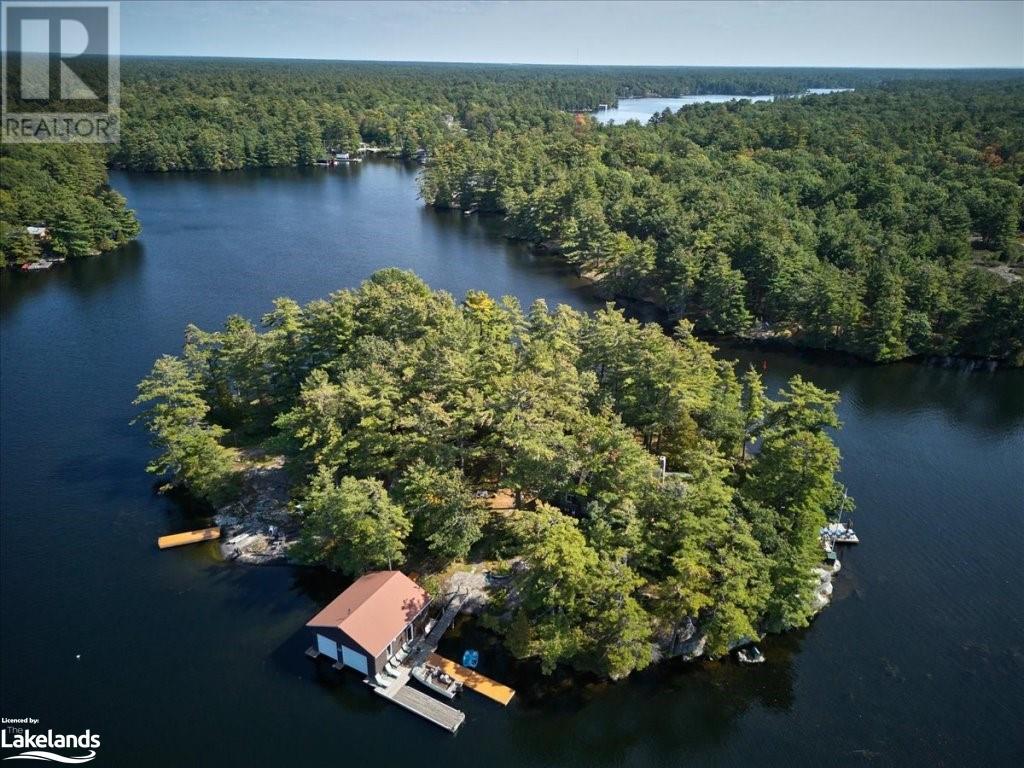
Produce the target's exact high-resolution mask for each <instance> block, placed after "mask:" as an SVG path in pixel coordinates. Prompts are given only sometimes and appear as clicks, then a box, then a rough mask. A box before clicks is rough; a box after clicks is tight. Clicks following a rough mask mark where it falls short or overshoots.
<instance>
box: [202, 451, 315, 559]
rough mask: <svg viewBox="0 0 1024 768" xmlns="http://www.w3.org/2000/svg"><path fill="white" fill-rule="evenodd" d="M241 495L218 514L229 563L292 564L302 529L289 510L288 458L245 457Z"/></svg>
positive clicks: (221, 549)
mask: <svg viewBox="0 0 1024 768" xmlns="http://www.w3.org/2000/svg"><path fill="white" fill-rule="evenodd" d="M244 458H245V459H247V460H248V464H249V465H248V466H247V468H246V469H245V470H243V472H242V480H241V493H240V495H239V498H238V499H237V500H236V501H233V502H231V503H230V504H226V505H224V506H223V507H220V508H219V509H218V510H217V514H216V515H214V520H215V521H216V523H217V525H219V526H220V527H221V539H220V551H221V554H222V555H223V556H224V559H225V560H237V561H238V562H241V563H247V564H249V565H280V564H284V563H291V562H292V560H291V558H290V557H289V556H288V551H289V549H291V547H292V545H293V544H295V542H296V541H297V540H298V535H299V526H298V523H297V522H296V520H295V518H294V516H293V515H292V512H291V509H289V507H288V501H289V493H288V491H289V487H290V485H291V483H290V480H289V478H288V474H287V472H285V469H284V457H283V456H273V457H269V458H268V457H263V456H258V455H257V454H249V455H246V456H245V457H244Z"/></svg>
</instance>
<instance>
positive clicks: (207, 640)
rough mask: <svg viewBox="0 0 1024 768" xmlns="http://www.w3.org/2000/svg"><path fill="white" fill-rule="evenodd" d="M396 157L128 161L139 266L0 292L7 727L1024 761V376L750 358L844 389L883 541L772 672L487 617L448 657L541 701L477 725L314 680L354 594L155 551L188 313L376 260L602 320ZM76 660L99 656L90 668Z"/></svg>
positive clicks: (698, 753)
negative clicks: (634, 651) (34, 722)
mask: <svg viewBox="0 0 1024 768" xmlns="http://www.w3.org/2000/svg"><path fill="white" fill-rule="evenodd" d="M413 175H414V171H413V170H411V169H408V168H405V167H403V166H400V165H397V164H391V163H364V164H363V165H362V166H361V167H353V168H347V169H339V170H323V169H316V170H309V171H296V170H287V171H264V172H246V173H233V174H223V175H212V174H211V175H198V174H194V175H167V176H156V175H154V176H141V175H123V174H115V175H114V176H113V179H112V181H113V183H114V185H115V186H116V187H117V188H118V189H119V190H121V191H122V192H123V193H124V194H126V195H127V197H128V199H129V202H130V204H131V205H132V206H133V207H134V208H136V209H137V211H138V214H139V218H140V219H141V221H142V224H143V227H144V232H143V236H142V238H141V240H140V241H139V242H138V243H137V244H135V245H133V246H132V247H130V248H126V249H123V250H122V251H120V252H118V253H114V254H109V255H106V256H103V257H100V258H97V259H91V260H88V261H85V262H82V263H75V264H69V265H67V266H65V267H62V268H55V269H54V270H51V271H50V272H49V273H41V274H28V275H25V274H17V273H5V274H4V275H3V276H2V277H0V291H2V293H0V299H2V315H0V320H2V323H0V355H2V370H0V396H2V400H0V448H2V453H0V456H2V463H0V511H2V512H0V514H2V516H0V576H2V578H0V611H2V613H0V618H2V630H0V714H2V715H3V716H4V717H26V716H29V717H37V718H39V719H40V720H41V723H40V728H43V729H45V728H53V729H54V730H55V731H61V732H78V731H82V730H84V729H86V728H89V729H91V730H92V731H93V732H94V733H99V734H100V735H101V738H102V745H101V747H100V749H99V757H98V758H97V759H96V761H95V762H94V763H93V764H95V765H117V766H182V765H217V766H281V765H296V764H328V765H343V766H378V765H379V766H391V765H395V766H398V765H402V766H408V765H410V764H424V765H435V764H436V765H447V766H461V765H466V766H480V765H488V766H494V767H495V768H500V767H504V766H521V765H525V766H550V765H570V766H580V768H582V767H583V766H637V767H640V766H644V767H646V766H664V767H665V768H668V767H670V766H681V765H687V766H690V765H723V766H727V765H729V766H731V765H785V766H802V765H818V764H822V763H825V764H833V765H892V766H904V765H912V766H916V765H921V766H925V765H928V766H930V765H950V766H964V765H969V766H972V765H979V766H980V765H985V766H990V765H994V766H1000V765H1017V764H1020V762H1021V760H1022V759H1024V731H1022V729H1021V713H1022V712H1024V639H1022V638H1024V599H1022V590H1021V586H1020V581H1019V578H1018V567H1019V566H1018V563H1019V560H1020V557H1021V554H1020V549H1021V547H1020V544H1021V535H1020V531H1021V530H1024V481H1022V479H1021V478H1022V476H1024V472H1022V469H1024V459H1022V456H1024V374H1022V373H1021V372H997V373H994V374H989V373H982V374H979V373H973V374H967V373H961V372H957V371H950V370H942V369H935V368H925V367H917V366H913V365H896V366H889V367H866V366H858V365H851V364H846V363H841V362H835V361H831V362H830V361H825V360H822V359H815V358H804V357H801V356H796V355H783V354H778V353H761V352H745V351H743V350H732V351H729V352H728V355H729V356H730V357H740V358H743V359H745V360H750V361H753V362H756V364H757V365H758V366H759V367H760V366H761V365H762V364H763V363H764V362H767V366H768V368H767V379H768V383H769V384H770V386H771V387H772V388H777V387H778V386H781V385H782V383H783V382H784V380H785V379H786V378H787V377H788V376H790V375H792V374H793V373H796V372H799V373H801V374H802V375H804V376H805V377H807V378H809V379H811V380H813V381H815V382H816V383H818V384H820V385H822V386H826V387H829V388H833V389H837V390H839V391H840V392H841V393H842V397H843V403H842V407H841V415H842V418H843V420H844V422H845V427H844V429H843V431H842V433H841V434H840V435H839V444H840V447H841V449H842V451H843V455H844V467H845V469H844V473H843V477H842V479H843V481H844V482H845V483H846V484H847V485H848V486H849V488H850V492H851V494H852V495H853V496H854V497H856V499H857V502H858V506H859V511H858V512H857V513H856V514H855V515H854V521H855V523H856V526H857V530H858V532H859V533H860V535H861V538H862V540H863V543H862V544H861V545H860V546H859V547H858V548H857V549H855V550H853V551H851V552H849V553H848V554H847V555H846V556H845V557H844V568H843V571H842V573H841V575H840V578H839V580H838V583H837V598H836V601H835V603H834V605H833V606H831V607H830V608H829V609H828V610H827V611H826V612H825V613H823V614H822V615H821V616H820V617H819V618H818V619H817V620H816V621H815V623H814V624H813V625H812V627H810V628H809V629H808V630H805V631H802V632H798V633H792V634H789V635H786V636H783V637H780V638H774V639H771V640H769V641H768V642H766V643H765V644H764V649H765V653H766V656H767V657H768V663H767V664H765V665H762V666H760V667H755V668H740V667H738V666H737V665H735V664H733V663H731V662H725V663H715V664H707V663H698V664H682V663H670V664H665V665H662V666H661V667H659V668H657V669H655V670H652V671H650V672H646V673H644V674H641V675H638V676H635V677H634V678H632V679H630V680H629V681H626V682H624V683H621V684H615V685H604V684H600V683H597V682H596V681H593V680H589V679H586V678H582V679H581V678H575V679H573V678H570V677H568V676H567V675H556V676H555V678H553V679H551V680H545V679H543V678H540V677H538V676H537V675H536V670H535V669H534V668H533V667H532V666H531V665H528V664H527V665H515V664H512V663H511V662H510V661H509V660H508V659H507V658H505V657H504V656H503V655H502V654H500V652H499V651H498V650H497V649H496V648H495V647H494V646H493V645H492V639H491V638H488V637H487V636H485V635H482V634H481V633H480V632H479V630H475V629H474V628H473V627H471V626H466V627H463V628H462V632H463V634H462V635H457V636H456V635H453V636H452V637H450V638H449V639H448V640H447V643H448V648H447V649H448V650H450V651H451V652H452V653H454V652H456V651H457V650H459V649H461V648H462V647H464V646H465V645H467V644H472V645H473V646H474V647H477V648H480V649H481V650H482V651H483V653H482V657H483V659H482V667H483V669H484V670H485V671H489V672H492V673H493V674H494V676H495V677H498V678H499V679H501V680H503V681H507V682H509V683H510V684H512V685H513V686H515V687H516V688H517V690H518V691H519V694H518V695H517V697H516V699H514V700H513V702H512V704H511V705H510V706H509V707H508V708H507V709H503V708H500V707H497V706H495V705H492V704H491V703H489V702H487V701H486V700H482V699H479V698H478V697H474V696H473V695H472V694H465V695H464V696H463V697H462V700H461V702H460V704H459V706H460V707H461V708H463V709H464V710H465V711H466V712H467V715H468V720H467V723H466V725H465V726H464V728H463V729H462V731H461V732H460V733H459V735H458V736H456V737H451V736H449V735H447V734H446V733H444V732H442V731H440V730H439V729H437V728H435V727H434V726H431V725H429V724H427V723H425V722H422V721H419V720H417V719H415V718H413V717H412V716H409V715H407V714H406V713H404V712H402V711H401V710H399V709H397V708H396V707H394V706H393V705H391V704H388V703H387V702H385V701H383V700H381V699H380V698H379V697H376V696H373V695H372V693H371V692H370V691H369V690H368V689H366V687H365V686H363V685H362V684H361V683H359V681H358V680H356V679H355V678H354V677H353V678H341V682H340V683H339V681H338V679H337V678H335V677H334V676H327V675H324V674H323V673H322V672H318V671H317V669H316V667H315V666H314V665H312V664H311V663H310V662H308V660H307V659H306V658H305V657H304V656H303V653H302V652H303V650H304V649H305V647H306V639H305V637H304V636H303V633H302V631H301V630H302V626H303V624H304V623H305V621H306V620H307V619H308V618H309V617H310V616H311V615H312V614H313V613H314V612H315V611H316V609H317V608H318V607H319V606H320V605H322V604H323V603H324V602H326V601H327V600H328V599H329V598H331V597H333V595H334V594H335V593H336V592H337V590H338V589H339V588H340V586H341V582H338V581H336V580H333V579H331V578H330V577H325V575H324V574H322V573H320V572H317V571H308V570H303V569H293V568H288V567H280V568H249V567H245V566H239V565H235V564H224V563H221V562H219V561H218V560H217V559H216V557H215V556H214V552H215V549H214V548H213V547H212V546H206V545H202V546H198V547H192V548H185V549H180V550H173V551H167V552H159V551H158V550H157V549H156V547H155V545H154V541H155V539H156V537H157V536H159V535H161V534H163V533H166V532H168V531H172V530H179V529H181V528H183V527H186V526H187V525H188V524H190V523H192V522H195V520H194V519H193V518H191V517H190V515H191V514H192V513H191V512H190V510H189V509H187V507H185V506H183V505H181V504H179V503H177V502H176V501H175V500H173V499H170V498H167V497H165V496H158V495H156V494H155V493H154V491H153V480H152V478H151V477H150V476H148V475H146V474H145V472H144V467H145V463H146V461H147V459H148V458H149V457H150V456H151V450H150V448H149V447H148V444H147V437H146V435H145V434H144V432H143V431H142V429H141V428H139V427H132V426H130V424H129V421H130V419H131V418H132V416H133V415H134V410H133V408H132V407H131V405H130V401H131V399H132V397H133V394H134V386H135V383H136V382H137V381H138V380H139V378H141V377H142V376H143V375H144V374H145V373H146V371H147V370H148V369H149V366H150V365H151V363H152V361H153V359H154V358H155V357H156V356H158V355H159V354H161V353H165V352H170V353H173V352H176V351H178V350H179V349H180V345H181V338H182V330H183V328H184V326H185V324H186V323H188V322H196V323H198V324H200V325H203V326H207V327H212V326H215V325H217V324H219V323H221V322H222V321H223V319H224V317H225V316H226V315H227V314H229V313H232V312H238V313H242V314H244V315H247V316H249V317H253V318H256V317H258V316H259V315H260V314H261V313H263V312H264V311H266V310H267V308H268V307H269V305H270V302H271V300H272V299H273V298H274V297H276V296H280V295H289V296H292V297H295V298H296V299H299V300H302V301H305V300H308V299H311V298H314V297H318V296H323V295H325V294H327V293H329V292H330V291H333V290H336V289H338V288H341V287H346V286H349V287H350V286H354V285H356V284H357V283H358V282H359V281H360V280H362V279H363V278H365V277H366V276H367V275H369V274H370V273H371V272H372V271H373V270H374V269H376V268H379V267H383V266H388V265H398V266H403V267H409V268H413V269H415V270H416V271H417V272H419V273H420V274H421V275H422V276H423V277H424V278H426V279H427V280H428V281H429V282H430V283H431V284H432V285H434V286H435V287H439V288H445V289H447V290H450V291H452V292H453V293H455V294H456V295H460V294H461V293H462V292H464V291H465V290H466V289H468V288H483V289H485V290H488V291H490V292H491V293H494V294H505V293H508V294H513V295H516V296H518V297H519V298H520V299H521V300H522V301H523V302H524V303H527V302H529V301H530V300H531V299H532V298H533V297H535V296H542V297H545V298H547V299H548V300H549V301H550V302H551V303H556V302H559V301H562V302H568V303H571V304H574V305H576V306H579V307H590V306H593V304H594V302H593V300H592V299H591V298H589V297H588V296H587V295H586V294H585V293H584V292H583V291H582V290H581V289H580V288H579V287H578V286H577V285H575V284H574V283H573V281H572V280H571V279H570V278H569V277H568V276H566V275H565V274H563V273H561V272H560V271H559V270H558V269H556V268H554V267H552V266H551V265H549V264H547V263H545V262H543V261H537V260H535V259H533V258H532V257H531V256H530V255H529V254H528V253H527V252H525V251H524V250H523V249H521V248H519V247H518V246H515V245H512V244H509V243H507V242H506V241H504V240H502V239H501V238H500V237H499V236H498V235H497V232H496V230H497V227H498V222H493V221H490V222H489V221H487V220H480V219H478V218H477V217H475V216H474V217H466V216H462V215H460V214H453V215H439V214H437V213H434V212H431V211H428V210H426V209H424V208H423V207H422V206H421V204H420V202H419V201H418V200H417V198H416V189H415V185H414V183H413ZM76 654H80V655H81V658H80V659H76Z"/></svg>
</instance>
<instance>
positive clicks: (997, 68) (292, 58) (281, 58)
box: [0, 46, 1024, 72]
mask: <svg viewBox="0 0 1024 768" xmlns="http://www.w3.org/2000/svg"><path fill="white" fill-rule="evenodd" d="M0 53H2V54H4V55H7V54H18V53H29V54H36V55H47V52H46V51H21V50H17V49H14V50H8V49H7V48H5V47H3V46H0ZM119 58H120V59H218V60H224V61H281V62H317V63H337V64H450V65H460V66H466V65H473V66H484V67H565V68H572V69H588V68H610V69H842V70H897V71H907V72H960V71H980V70H985V71H1005V72H1024V64H1022V65H1019V66H986V65H978V64H965V65H958V66H949V67H930V66H900V65H888V66H885V65H878V64H858V65H842V64H600V63H594V64H575V63H557V64H556V63H549V62H526V61H456V60H423V59H340V58H339V59H318V58H307V57H303V56H225V55H217V54H193V53H122V54H119Z"/></svg>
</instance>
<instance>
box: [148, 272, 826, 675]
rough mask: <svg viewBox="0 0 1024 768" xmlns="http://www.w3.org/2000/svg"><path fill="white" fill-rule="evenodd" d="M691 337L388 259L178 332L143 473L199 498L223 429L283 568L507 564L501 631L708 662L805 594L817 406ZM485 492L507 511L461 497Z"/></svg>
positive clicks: (572, 656) (813, 542) (806, 613)
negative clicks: (688, 631) (276, 504)
mask: <svg viewBox="0 0 1024 768" xmlns="http://www.w3.org/2000/svg"><path fill="white" fill-rule="evenodd" d="M713 351H714V350H713V348H712V347H711V346H710V345H709V344H708V343H706V342H703V341H700V340H699V339H697V338H695V337H694V335H693V334H692V326H691V325H690V324H689V323H688V322H687V321H685V320H684V321H682V322H681V323H680V324H679V326H678V328H677V329H676V332H675V334H674V335H673V336H669V335H667V334H665V333H664V332H663V331H662V329H661V327H660V326H657V325H653V324H652V325H643V324H640V323H638V322H636V321H634V320H629V319H627V318H625V317H624V316H623V314H622V312H621V311H618V310H616V309H614V308H612V307H608V308H606V309H604V310H601V311H599V312H597V313H595V314H584V313H580V312H577V311H575V310H573V309H571V308H569V307H566V306H559V307H558V308H557V309H554V310H552V309H550V308H549V307H547V306H546V305H545V304H544V303H543V302H542V301H537V302H535V303H534V304H533V305H532V306H531V307H529V308H528V309H526V310H523V309H522V308H521V307H520V306H519V305H518V302H517V301H516V300H514V299H511V298H508V297H506V298H503V299H501V300H495V299H493V298H491V297H490V296H488V295H487V294H485V293H482V292H470V293H468V294H467V295H466V297H465V300H464V301H462V302H461V303H459V302H456V301H455V300H454V299H453V297H452V296H450V295H449V294H447V293H444V292H440V291H431V290H430V288H429V287H428V286H427V285H425V284H424V283H423V282H422V281H421V280H420V279H419V278H417V277H416V276H415V275H413V274H411V273H408V272H402V271H399V270H395V269H387V270H382V271H380V272H378V273H376V274H374V275H373V277H372V278H370V279H369V280H368V281H367V282H365V283H364V284H363V285H362V286H361V287H360V288H359V289H358V290H354V291H351V290H343V291H340V292H338V293H335V294H332V295H331V296H330V298H329V299H326V300H320V301H314V302H311V303H310V304H308V305H306V306H304V307H303V306H299V305H298V304H296V303H295V302H294V301H291V300H289V299H279V300H277V301H276V302H275V304H274V308H273V310H272V311H271V312H269V313H268V314H267V315H266V316H265V317H264V318H263V319H262V323H261V326H260V327H257V326H254V325H253V324H252V323H250V322H249V321H247V320H245V319H243V318H241V317H231V318H229V319H228V320H227V322H226V323H225V325H224V328H223V330H221V331H216V332H209V331H204V330H200V329H199V328H196V327H194V326H190V327H189V328H188V329H187V332H186V341H185V347H184V352H183V354H182V355H180V356H178V357H171V356H165V357H163V358H161V359H159V360H158V361H157V362H156V364H155V365H154V367H153V370H152V372H151V374H150V375H149V377H148V378H146V379H145V380H144V381H143V382H142V383H141V384H140V385H139V397H138V400H137V402H138V403H140V404H143V405H145V406H146V411H145V413H144V416H143V418H144V419H145V421H146V422H147V423H148V425H149V428H150V430H151V431H152V432H153V434H154V439H155V444H156V446H157V447H158V449H159V451H160V455H159V457H158V458H157V459H156V460H155V461H154V462H153V464H152V466H151V467H150V469H151V471H154V472H157V473H170V474H172V475H174V476H175V477H176V478H177V480H178V481H180V482H181V483H183V484H184V485H186V486H187V487H188V488H189V489H190V490H191V492H192V493H194V494H195V495H196V496H199V497H201V498H205V499H207V500H209V501H210V502H212V503H215V504H216V503H223V502H224V501H226V500H228V499H230V498H231V496H232V494H233V493H234V492H235V490H234V486H233V482H234V478H235V476H236V474H237V471H238V466H239V464H238V450H239V448H240V447H251V446H254V445H258V446H260V447H262V448H263V449H264V450H266V451H267V452H271V453H277V454H283V455H284V456H285V457H286V458H287V462H288V467H289V468H290V470H291V474H292V476H293V477H294V479H295V485H294V489H293V498H294V504H293V510H294V515H295V516H296V517H297V518H298V519H299V521H300V522H301V526H302V528H301V540H300V541H299V543H298V544H297V545H296V552H297V554H298V555H299V556H300V557H301V558H302V559H304V560H306V561H307V562H310V563H318V564H325V565H328V566H330V567H332V568H336V569H339V570H341V571H343V572H345V573H349V574H353V575H356V574H360V573H363V572H364V571H366V570H369V569H373V568H380V567H388V566H393V567H398V566H399V565H400V564H406V565H408V566H409V567H413V568H417V569H426V570H433V571H437V570H442V569H444V568H445V567H446V566H448V565H449V564H451V563H452V562H459V561H464V560H466V559H475V560H479V559H482V558H484V559H491V560H497V561H502V562H505V563H509V562H511V561H513V560H515V561H518V562H520V564H521V565H520V567H518V568H514V569H512V572H513V573H514V574H515V575H514V576H513V577H512V581H511V582H510V584H509V585H508V587H507V588H506V589H505V592H504V598H503V599H502V600H499V601H498V605H497V606H496V607H494V609H493V610H492V615H491V616H490V617H489V619H488V620H489V621H490V623H491V625H492V626H494V627H495V628H496V629H497V630H498V631H500V632H502V633H503V634H504V635H505V637H506V640H507V644H508V646H509V648H510V649H511V650H512V651H513V652H514V653H515V654H516V655H518V656H520V657H537V658H539V659H540V661H541V663H542V665H543V667H544V669H546V670H549V671H550V670H551V669H552V668H553V667H554V666H555V665H556V664H557V663H567V664H571V665H573V666H574V667H577V668H580V669H587V670H592V671H595V672H597V673H599V674H602V675H606V676H610V677H622V676H624V675H627V674H629V673H630V672H631V671H632V670H636V669H641V668H643V667H645V666H646V665H648V664H649V663H651V662H652V661H655V660H656V659H657V655H658V651H657V650H656V649H657V647H658V645H657V642H656V639H657V638H663V637H665V636H666V635H668V636H671V635H672V634H673V633H674V632H676V631H678V629H679V627H681V626H686V625H688V624H689V623H690V622H695V623H696V625H697V626H698V627H699V628H700V630H699V631H700V632H702V633H704V634H705V635H706V637H707V650H708V652H709V653H711V654H712V655H718V654H721V653H724V652H725V651H726V650H727V649H728V648H729V647H730V645H731V644H732V643H735V642H736V641H738V640H740V639H741V638H749V639H753V638H757V637H759V636H760V635H761V633H762V632H764V631H777V630H780V629H782V628H786V627H798V626H803V625H805V624H806V623H807V622H808V621H809V619H810V617H811V616H812V614H813V612H814V610H815V607H816V606H815V604H814V602H813V598H814V595H815V590H814V586H815V584H816V583H817V579H818V577H817V576H816V575H815V573H814V571H813V569H814V568H815V566H817V565H818V564H820V562H821V560H822V550H821V546H820V544H819V541H818V531H819V527H820V526H821V525H822V524H823V523H824V521H825V519H826V514H828V513H832V512H835V511H836V510H837V509H838V508H839V506H840V505H842V504H843V503H844V496H843V494H842V492H841V487H840V486H839V484H838V483H837V482H836V480H835V475H836V472H837V471H838V469H839V452H838V450H837V449H836V446H835V445H834V443H833V441H832V439H831V437H830V434H829V433H830V431H831V430H832V429H835V428H837V427H838V426H839V424H838V421H837V419H836V405H837V401H838V398H837V396H836V395H834V394H832V393H828V392H825V391H822V390H820V389H818V388H816V387H815V386H813V385H812V384H809V383H807V382H805V381H803V380H801V379H800V378H799V377H796V378H794V379H793V380H792V381H790V382H789V385H788V387H787V388H786V389H785V390H784V391H782V392H780V393H779V395H778V398H777V399H771V398H769V397H768V396H767V395H766V393H765V388H764V386H763V385H762V383H761V379H760V376H759V375H758V373H757V372H756V371H754V370H749V371H747V372H745V373H742V374H741V375H740V376H737V374H736V373H735V372H734V370H733V366H732V365H731V364H730V363H728V362H722V361H719V360H717V359H716V358H715V357H714V356H713V354H712V353H713ZM659 456H664V457H666V460H667V469H668V470H669V472H670V474H669V475H668V476H663V475H662V474H661V469H660V467H659V460H658V457H659ZM499 488H503V489H511V491H512V492H513V493H514V495H515V499H516V502H517V503H516V509H514V510H512V511H503V512H496V511H492V510H490V509H489V508H488V507H487V506H486V505H485V504H484V503H483V501H482V500H481V498H480V495H479V493H478V492H479V491H481V490H492V491H493V490H495V489H499ZM818 607H820V606H818Z"/></svg>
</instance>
